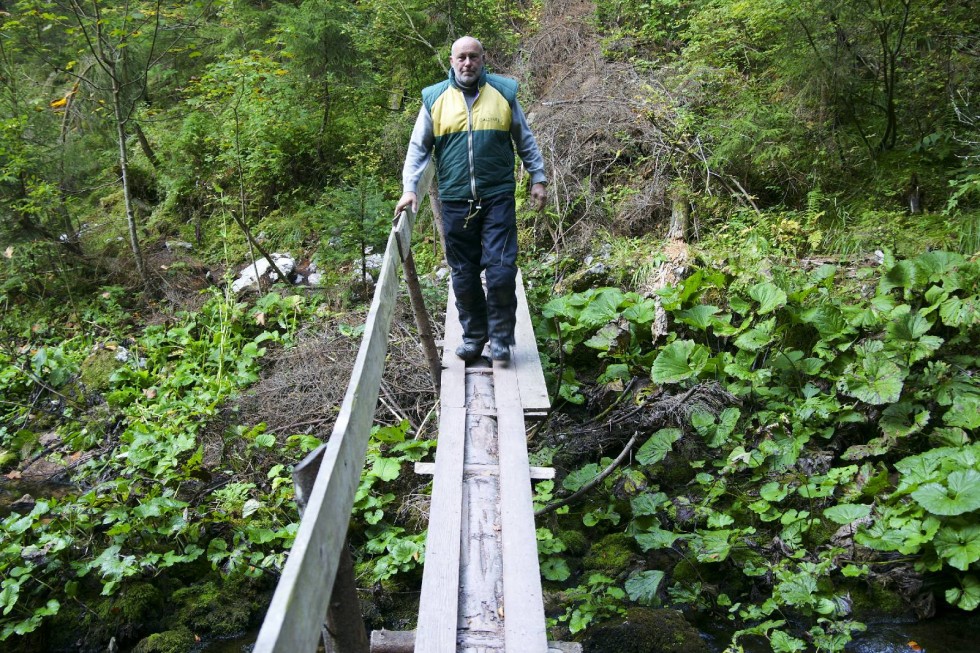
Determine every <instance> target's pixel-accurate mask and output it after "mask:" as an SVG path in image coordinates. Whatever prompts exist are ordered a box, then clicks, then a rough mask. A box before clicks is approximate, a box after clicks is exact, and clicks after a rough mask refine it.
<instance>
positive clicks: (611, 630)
mask: <svg viewBox="0 0 980 653" xmlns="http://www.w3.org/2000/svg"><path fill="white" fill-rule="evenodd" d="M583 648H584V650H585V653H709V649H708V645H707V644H705V642H704V640H702V639H701V635H700V634H699V633H698V631H697V629H696V628H694V626H692V625H691V624H689V623H688V622H687V621H686V620H685V619H684V615H683V614H681V613H680V612H678V611H677V610H666V609H652V608H631V609H630V610H628V611H627V613H626V620H625V621H607V622H604V623H601V624H599V625H597V626H595V627H593V628H590V629H589V631H588V635H586V637H585V640H584V641H583Z"/></svg>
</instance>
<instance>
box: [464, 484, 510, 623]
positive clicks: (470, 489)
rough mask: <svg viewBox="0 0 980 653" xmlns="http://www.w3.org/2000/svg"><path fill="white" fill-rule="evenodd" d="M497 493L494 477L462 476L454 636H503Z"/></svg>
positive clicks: (498, 493)
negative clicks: (457, 587)
mask: <svg viewBox="0 0 980 653" xmlns="http://www.w3.org/2000/svg"><path fill="white" fill-rule="evenodd" d="M499 496H500V482H499V479H498V478H497V477H495V476H464V480H463V497H464V509H465V512H464V520H463V530H462V532H461V540H462V551H461V554H460V563H461V564H460V572H459V590H458V593H459V618H458V619H457V633H458V636H461V635H463V634H475V633H482V634H485V635H491V636H494V637H498V638H501V639H502V638H503V634H504V630H503V610H502V609H501V608H502V607H503V595H502V592H501V589H502V588H501V586H502V583H503V561H502V558H501V554H500V510H499V506H498V503H499V501H498V499H499Z"/></svg>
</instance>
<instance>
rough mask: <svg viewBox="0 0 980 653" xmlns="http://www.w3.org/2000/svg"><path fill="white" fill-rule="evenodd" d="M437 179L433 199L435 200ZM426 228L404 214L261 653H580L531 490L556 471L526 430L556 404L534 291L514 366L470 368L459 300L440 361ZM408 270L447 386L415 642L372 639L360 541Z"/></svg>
mask: <svg viewBox="0 0 980 653" xmlns="http://www.w3.org/2000/svg"><path fill="white" fill-rule="evenodd" d="M430 179H431V171H427V173H426V175H425V176H424V177H423V180H422V183H420V185H419V188H423V189H424V188H427V187H428V183H429V180H430ZM414 218H415V216H414V215H413V214H412V212H411V211H410V210H409V211H405V212H403V213H402V214H401V215H400V216H399V218H398V221H397V223H396V225H395V226H394V228H393V229H392V231H391V235H390V236H389V238H388V247H387V250H386V252H385V258H384V263H383V265H382V267H381V272H380V277H379V280H378V284H377V286H376V290H375V295H374V299H373V301H372V304H371V309H370V312H369V314H368V318H367V323H366V325H365V329H364V337H363V340H362V342H361V347H360V350H359V351H358V354H357V359H356V361H355V363H354V369H353V372H352V378H351V381H350V384H349V386H348V388H347V394H346V396H345V398H344V402H343V405H342V407H341V410H340V414H339V416H338V418H337V421H336V424H335V426H334V429H333V433H332V435H331V436H330V439H329V441H328V442H327V443H326V444H324V445H323V446H321V447H320V448H319V449H317V450H316V451H314V452H312V453H311V454H310V455H309V456H308V457H307V458H306V459H305V460H304V461H303V462H302V463H301V464H300V465H298V466H297V467H296V469H295V471H294V480H295V484H296V496H297V502H298V503H299V504H300V507H301V510H303V518H302V521H301V523H300V527H299V531H298V532H297V534H296V539H295V541H294V544H293V547H292V549H291V551H290V553H289V558H288V559H287V562H286V566H285V568H284V570H283V574H282V577H281V579H280V581H279V585H278V587H277V589H276V592H275V595H274V597H273V599H272V603H271V605H270V607H269V610H268V613H267V614H266V618H265V622H264V623H263V625H262V629H261V631H260V633H259V637H258V641H257V642H256V645H255V649H254V650H255V651H256V653H271V652H276V653H305V652H312V651H316V650H317V649H318V646H319V645H320V642H321V641H322V643H323V647H324V648H325V649H326V651H328V652H329V651H336V652H338V653H369V652H371V653H402V652H415V653H451V652H452V653H455V652H457V651H458V652H466V653H491V652H496V651H506V652H508V653H554V652H555V651H563V652H566V653H570V652H573V651H579V650H580V647H579V645H577V644H563V643H554V642H552V643H549V642H548V641H547V637H546V634H545V617H544V608H543V602H542V595H541V577H540V570H539V568H538V554H537V542H536V538H535V527H534V516H533V512H532V505H531V495H532V492H531V479H532V477H534V478H550V477H551V476H552V475H553V470H550V469H543V468H531V467H529V465H528V456H527V446H526V442H527V441H526V436H525V433H526V430H525V421H526V420H528V419H535V418H540V417H542V416H543V415H544V414H545V413H546V412H547V410H548V395H547V391H546V388H545V385H544V377H543V374H542V372H541V366H540V361H539V359H538V353H537V348H536V345H535V340H534V334H533V332H532V330H531V323H530V317H529V315H528V308H527V299H526V297H525V295H524V289H523V284H522V282H521V280H520V278H518V301H519V308H518V324H517V333H516V338H517V345H516V346H515V347H514V349H513V352H512V360H511V361H510V362H509V363H507V364H501V363H497V362H494V363H493V364H491V363H490V361H489V359H480V360H478V361H477V362H475V363H471V364H469V365H467V364H465V363H464V362H463V361H461V360H460V359H458V358H457V357H456V356H455V355H454V354H453V351H454V350H455V348H456V346H457V345H458V344H460V342H461V341H462V333H461V331H460V326H459V321H458V319H457V314H456V308H455V303H454V299H453V296H452V290H451V288H450V297H449V302H448V305H447V309H446V328H445V337H444V341H443V352H442V356H441V363H440V357H439V356H438V354H437V352H436V343H435V342H434V341H433V339H432V336H431V327H430V326H429V323H428V316H427V314H426V312H425V309H424V305H423V304H422V300H421V294H420V293H419V292H418V285H417V278H416V275H415V266H414V261H413V259H412V255H411V232H412V225H413V223H414ZM399 263H401V264H403V265H404V268H405V277H406V282H407V285H408V287H409V295H410V298H411V300H412V307H413V311H414V313H415V316H416V321H417V323H418V325H419V332H420V335H421V336H422V338H421V339H422V341H423V348H424V349H425V352H426V358H427V360H428V362H429V366H430V369H431V370H432V372H433V376H434V381H435V382H436V383H437V385H439V386H440V387H441V394H440V418H439V440H438V445H437V449H436V456H435V462H434V463H418V464H417V465H416V471H417V472H418V473H424V474H430V473H431V474H434V479H433V486H432V501H431V507H430V513H429V529H428V539H427V540H426V549H425V566H424V571H423V577H422V595H421V599H420V603H419V615H418V626H417V629H416V630H415V631H410V632H409V631H405V632H401V631H399V632H393V631H375V632H374V633H372V634H371V637H370V638H369V637H368V636H367V633H366V632H365V630H364V625H363V619H362V618H361V614H360V609H359V607H358V602H357V594H356V588H355V584H354V575H353V565H352V563H351V559H350V555H349V552H348V549H347V543H346V540H347V538H346V534H347V527H348V524H349V521H350V515H351V510H352V507H353V503H354V494H355V492H356V490H357V486H358V482H359V479H360V475H361V472H362V469H363V467H364V458H365V453H366V450H367V444H368V439H369V437H370V432H371V427H372V424H373V421H374V411H375V407H376V404H377V400H378V388H379V385H380V381H381V375H382V372H383V367H384V361H385V355H386V351H387V338H388V329H389V327H390V324H391V318H392V313H393V308H394V304H395V299H396V296H397V294H398V293H397V291H398V283H399V282H398V266H399Z"/></svg>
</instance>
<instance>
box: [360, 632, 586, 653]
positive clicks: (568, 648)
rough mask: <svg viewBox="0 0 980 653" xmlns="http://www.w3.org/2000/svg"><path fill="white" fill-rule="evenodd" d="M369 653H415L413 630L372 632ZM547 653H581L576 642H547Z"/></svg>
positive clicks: (580, 648)
mask: <svg viewBox="0 0 980 653" xmlns="http://www.w3.org/2000/svg"><path fill="white" fill-rule="evenodd" d="M371 653H415V631H414V630H372V631H371ZM548 653H582V645H581V644H579V643H578V642H548Z"/></svg>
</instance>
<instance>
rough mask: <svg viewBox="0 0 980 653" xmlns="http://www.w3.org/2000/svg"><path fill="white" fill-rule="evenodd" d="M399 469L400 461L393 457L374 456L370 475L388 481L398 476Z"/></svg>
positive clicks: (400, 468)
mask: <svg viewBox="0 0 980 653" xmlns="http://www.w3.org/2000/svg"><path fill="white" fill-rule="evenodd" d="M401 470H402V466H401V462H399V461H398V460H397V459H395V458H375V459H374V464H373V465H371V476H375V477H377V478H379V479H381V480H382V481H385V482H388V481H393V480H395V479H396V478H398V475H399V474H400V473H401Z"/></svg>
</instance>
